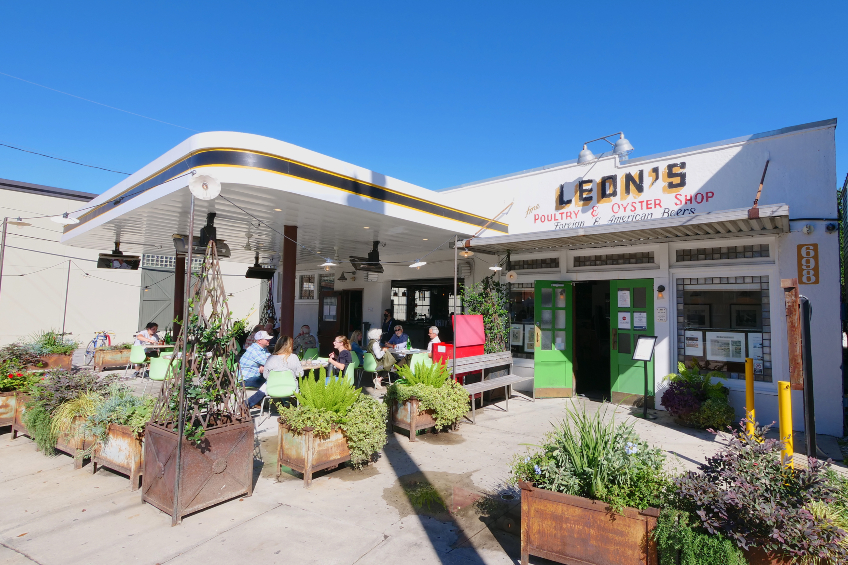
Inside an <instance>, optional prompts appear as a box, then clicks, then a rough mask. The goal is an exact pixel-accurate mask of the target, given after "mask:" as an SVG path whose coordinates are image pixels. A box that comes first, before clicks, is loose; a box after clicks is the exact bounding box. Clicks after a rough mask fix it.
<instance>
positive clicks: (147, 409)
mask: <svg viewBox="0 0 848 565" xmlns="http://www.w3.org/2000/svg"><path fill="white" fill-rule="evenodd" d="M155 402H156V398H155V397H153V396H135V395H134V394H133V393H132V391H131V390H130V389H129V388H127V387H125V386H122V385H120V384H118V383H115V384H113V385H112V386H111V387H110V388H109V392H108V395H107V397H106V399H105V400H104V401H103V402H102V403H101V404H100V405H98V406H97V409H96V410H95V411H94V413H93V414H91V415H89V416H88V418H87V419H86V421H85V423H84V424H83V426H82V429H81V432H82V433H83V434H84V435H86V436H90V437H94V438H95V444H94V445H92V446H91V448H90V449H89V452H91V451H93V450H94V447H95V446H96V445H97V444H100V445H106V444H107V443H108V441H109V426H110V425H111V424H115V425H117V426H128V427H129V428H130V429H131V430H132V432H133V433H134V434H135V435H136V436H140V435H142V433H144V427H145V425H147V422H148V421H149V420H150V414H151V413H152V412H153V405H154V404H155Z"/></svg>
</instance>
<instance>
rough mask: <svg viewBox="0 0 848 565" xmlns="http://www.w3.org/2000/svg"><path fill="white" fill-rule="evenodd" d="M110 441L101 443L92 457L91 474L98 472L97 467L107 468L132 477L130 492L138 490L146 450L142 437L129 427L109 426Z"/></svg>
mask: <svg viewBox="0 0 848 565" xmlns="http://www.w3.org/2000/svg"><path fill="white" fill-rule="evenodd" d="M107 433H108V434H109V441H107V442H106V443H105V444H103V443H99V442H98V444H97V445H96V446H95V447H94V452H93V453H92V455H91V472H92V474H94V473H96V472H97V466H98V465H100V466H102V467H106V468H108V469H112V470H113V471H118V472H119V473H124V474H125V475H129V476H130V490H138V479H139V477H140V476H141V468H142V465H143V464H144V450H143V445H142V442H141V437H139V436H137V435H135V434H134V433H133V431H132V428H131V427H129V426H119V425H117V424H109V429H108V431H107Z"/></svg>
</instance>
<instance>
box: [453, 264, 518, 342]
mask: <svg viewBox="0 0 848 565" xmlns="http://www.w3.org/2000/svg"><path fill="white" fill-rule="evenodd" d="M462 303H463V305H464V311H465V313H466V314H478V315H482V316H483V329H484V331H485V333H486V343H485V345H484V350H485V352H486V353H497V352H499V351H509V296H508V294H507V287H506V285H504V284H501V283H500V282H499V281H497V280H495V278H494V276H489V277H486V278H484V279H483V280H482V281H480V282H479V283H477V284H475V285H468V286H466V287H465V288H463V290H462Z"/></svg>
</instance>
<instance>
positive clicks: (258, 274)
mask: <svg viewBox="0 0 848 565" xmlns="http://www.w3.org/2000/svg"><path fill="white" fill-rule="evenodd" d="M276 272H277V269H275V268H274V267H261V266H260V265H259V253H257V254H256V262H255V263H254V264H253V266H252V267H248V268H247V272H246V273H245V274H244V278H246V279H262V280H265V281H268V280H271V279H273V278H274V273H276Z"/></svg>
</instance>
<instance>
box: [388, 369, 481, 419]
mask: <svg viewBox="0 0 848 565" xmlns="http://www.w3.org/2000/svg"><path fill="white" fill-rule="evenodd" d="M410 398H417V399H418V409H419V410H420V411H424V412H426V411H428V410H432V411H433V419H434V420H435V422H436V429H439V430H442V429H447V428H450V427H454V426H455V425H456V423H457V422H459V420H460V418H462V417H463V416H465V415H466V414H467V413H468V411H469V410H471V400H470V398H469V395H468V393H467V392H466V391H465V389H464V388H462V385H460V384H459V383H457V382H455V381H453V380H448V381H446V382H445V383H444V384H443V385H442V386H440V387H438V388H436V387H432V386H428V385H425V384H416V385H411V386H409V385H406V384H404V383H402V382H395V383H393V384H392V385H391V386H390V387H389V388H388V390H387V391H386V397H385V400H386V402H387V403H389V404H391V403H392V402H395V401H397V402H400V403H404V402H406V401H407V400H409V399H410Z"/></svg>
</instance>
